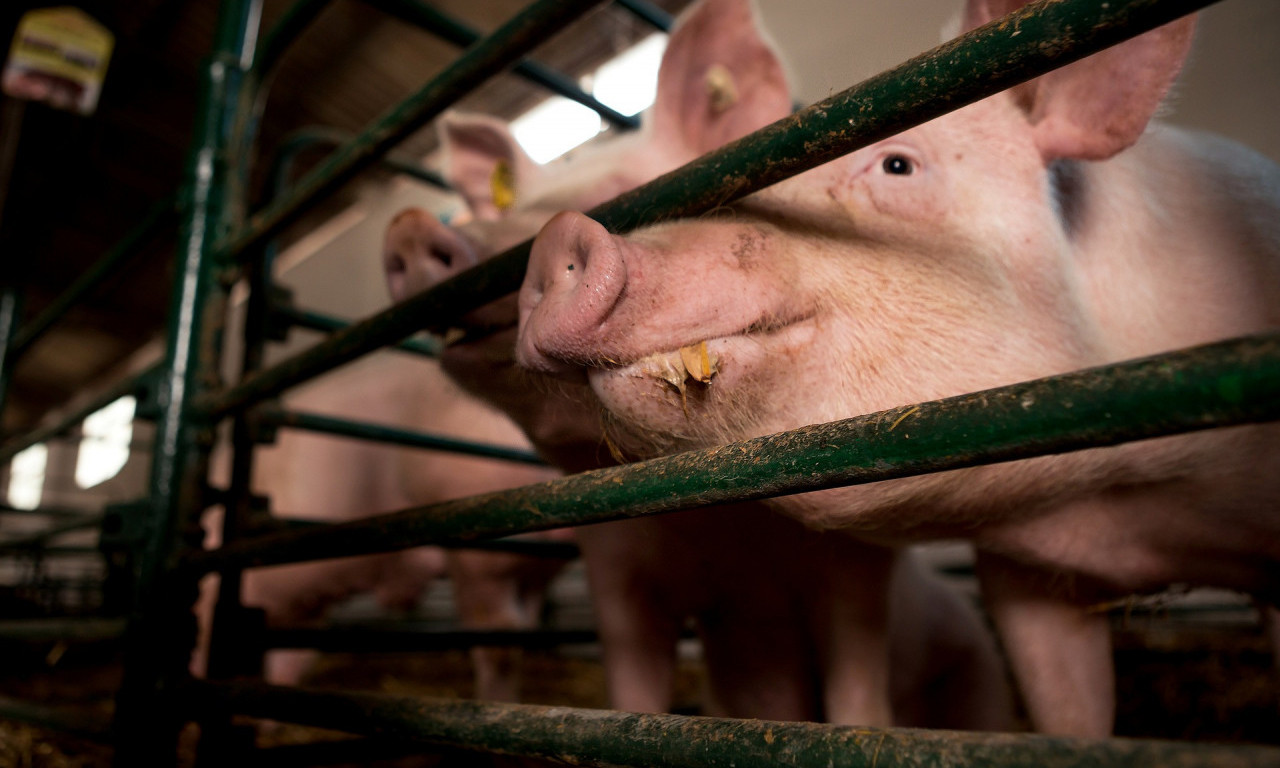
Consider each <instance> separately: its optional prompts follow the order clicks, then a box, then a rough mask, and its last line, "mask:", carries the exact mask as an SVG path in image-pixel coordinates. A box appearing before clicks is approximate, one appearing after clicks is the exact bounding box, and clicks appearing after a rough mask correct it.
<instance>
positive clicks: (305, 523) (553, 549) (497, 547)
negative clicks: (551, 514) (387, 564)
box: [245, 517, 582, 560]
mask: <svg viewBox="0 0 1280 768" xmlns="http://www.w3.org/2000/svg"><path fill="white" fill-rule="evenodd" d="M331 525H334V523H331V522H328V521H326V520H311V519H307V518H300V517H273V518H269V519H268V521H267V522H262V523H258V524H255V525H252V526H249V527H248V528H247V529H246V531H245V533H246V534H252V535H255V536H266V535H268V534H272V533H277V532H280V531H301V530H314V529H317V528H326V527H328V526H331ZM443 546H444V547H446V548H448V549H472V550H483V551H486V552H507V553H509V554H513V555H525V556H527V557H545V558H549V559H553V560H573V559H574V558H577V557H579V556H580V555H581V554H582V551H581V550H580V549H579V548H578V545H577V544H574V543H572V542H568V541H546V540H544V539H538V538H534V537H532V536H519V535H517V536H506V537H503V538H500V539H485V540H483V541H468V542H465V543H464V542H458V543H452V544H445V545H443Z"/></svg>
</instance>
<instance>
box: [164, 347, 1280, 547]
mask: <svg viewBox="0 0 1280 768" xmlns="http://www.w3.org/2000/svg"><path fill="white" fill-rule="evenodd" d="M1029 403H1030V404H1032V405H1028V404H1029ZM904 415H909V416H910V419H911V421H910V426H911V428H910V429H898V430H895V429H893V428H892V426H893V425H896V424H897V423H898V422H899V421H901V420H902V419H903V417H904ZM1277 418H1280V334H1272V335H1267V336H1259V337H1255V338H1246V339H1240V340H1234V341H1229V342H1222V343H1219V344H1211V345H1207V346H1203V347H1197V348H1194V349H1190V350H1183V351H1179V352H1173V353H1168V354H1164V355H1156V356H1154V357H1149V358H1144V359H1142V360H1137V361H1131V362H1126V363H1119V364H1116V365H1108V366H1102V367H1100V368H1091V369H1088V370H1084V371H1076V372H1074V373H1068V374H1064V375H1061V376H1051V377H1048V378H1044V379H1037V380H1035V381H1030V382H1025V383H1022V384H1015V385H1012V386H1007V387H1000V388H997V389H991V390H987V391H985V392H978V393H975V394H970V395H962V396H959V397H953V398H947V399H945V400H935V401H932V402H929V403H922V404H920V405H918V406H904V407H902V408H897V409H893V410H891V411H882V412H880V413H874V414H870V415H866V416H859V417H856V418H852V419H845V420H843V421H836V422H832V423H830V424H818V425H813V426H809V427H803V428H801V429H797V430H793V431H791V432H784V433H781V434H779V435H770V436H767V437H760V438H755V439H752V440H745V441H742V442H740V443H733V444H730V445H728V446H722V447H717V448H713V449H708V450H702V451H691V452H689V453H683V454H679V455H675V456H668V457H664V458H660V459H653V460H650V461H643V462H637V463H635V464H628V465H624V466H620V467H612V468H608V469H602V470H595V471H592V472H584V473H582V474H578V475H573V476H570V477H566V478H562V479H559V480H554V481H550V482H546V483H539V484H535V485H529V486H524V487H522V488H516V489H512V490H509V491H503V492H499V493H491V494H486V495H483V496H475V497H471V498H467V499H459V500H457V501H450V502H444V503H441V504H433V505H431V506H427V507H420V508H416V509H410V510H406V511H403V512H397V513H394V514H390V515H385V516H380V517H372V518H367V519H364V520H359V521H353V522H348V523H340V524H335V525H333V526H331V527H329V528H326V529H324V530H306V531H293V532H290V533H281V534H273V535H270V536H263V537H261V538H258V539H255V540H254V541H252V542H243V543H238V544H235V545H231V546H226V547H223V548H222V549H220V550H217V551H212V552H203V551H202V552H196V553H193V554H192V555H191V557H190V558H189V564H190V565H191V566H192V567H194V568H196V569H197V570H199V571H204V570H210V569H214V568H225V567H231V568H244V567H250V566H261V565H274V564H278V563H286V562H297V561H301V560H310V559H320V558H326V557H339V556H345V555H356V554H368V553H373V552H387V551H392V550H396V549H403V548H405V547H409V546H415V545H418V544H429V543H441V542H468V541H474V540H476V539H481V538H488V537H493V536H502V535H508V534H511V533H516V532H520V531H530V530H540V529H547V528H556V527H561V526H569V525H584V524H588V523H601V522H607V521H610V520H619V519H624V518H631V517H640V516H645V515H653V514H659V513H664V512H674V511H678V510H681V509H687V508H690V507H699V506H707V505H711V504H720V503H726V502H734V501H750V500H756V499H763V498H768V497H773V496H779V495H784V494H792V493H803V492H806V491H816V490H822V489H825V488H833V487H837V486H844V485H856V484H861V483H869V482H875V481H879V480H889V479H893V478H899V477H907V476H911V475H920V474H926V473H930V472H941V471H943V470H950V469H959V468H962V467H971V466H977V465H980V464H990V463H996V462H1000V461H1009V460H1013V459H1021V458H1029V457H1032V456H1042V455H1046V454H1051V453H1062V452H1066V451H1073V450H1079V449H1082V448H1090V447H1095V446H1105V445H1114V444H1117V443H1121V442H1127V441H1131V440H1140V439H1144V438H1149V437H1157V436H1161V435H1170V434H1177V433H1182V432H1189V431H1194V430H1200V429H1208V428H1211V427H1215V426H1228V425H1233V424H1243V423H1248V422H1254V421H1266V420H1273V419H1277Z"/></svg>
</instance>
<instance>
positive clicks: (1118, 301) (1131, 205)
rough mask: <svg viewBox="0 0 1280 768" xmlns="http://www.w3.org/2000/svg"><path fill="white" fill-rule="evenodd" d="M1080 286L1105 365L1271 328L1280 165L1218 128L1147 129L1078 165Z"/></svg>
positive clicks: (1279, 256)
mask: <svg viewBox="0 0 1280 768" xmlns="http://www.w3.org/2000/svg"><path fill="white" fill-rule="evenodd" d="M1080 167H1081V173H1082V175H1083V179H1082V181H1081V182H1080V186H1081V187H1082V189H1081V190H1080V194H1081V195H1082V196H1083V200H1082V201H1080V202H1079V203H1078V205H1079V208H1080V210H1079V213H1078V220H1079V224H1078V230H1077V232H1076V233H1075V235H1074V240H1075V252H1074V254H1073V256H1074V258H1075V259H1076V265H1077V266H1078V267H1079V270H1080V274H1081V276H1082V277H1081V283H1080V286H1079V289H1080V291H1081V294H1082V299H1081V300H1082V302H1084V303H1085V304H1086V313H1087V314H1088V315H1089V316H1091V317H1092V318H1093V321H1094V325H1095V330H1096V332H1097V336H1098V338H1100V339H1102V340H1103V341H1102V342H1101V345H1102V349H1103V350H1105V351H1104V353H1103V354H1104V355H1105V357H1106V359H1104V360H1100V361H1099V362H1113V361H1118V360H1125V359H1130V358H1134V357H1140V356H1144V355H1150V354H1155V353H1159V352H1165V351H1169V350H1173V349H1178V348H1181V347H1187V346H1192V345H1196V344H1203V343H1208V342H1212V341H1218V340H1221V339H1226V338H1231V337H1233V336H1241V335H1246V334H1250V333H1257V332H1260V331H1264V330H1267V329H1274V328H1275V327H1276V326H1277V325H1280V309H1277V306H1280V305H1277V303H1276V302H1274V301H1273V300H1272V297H1274V296H1275V295H1276V291H1277V289H1278V288H1280V206H1278V205H1277V201H1280V169H1277V168H1276V166H1275V165H1274V164H1272V163H1270V162H1269V161H1267V160H1266V159H1264V158H1262V157H1260V156H1258V155H1256V154H1254V153H1252V152H1250V151H1249V150H1246V149H1244V148H1243V147H1239V146H1238V145H1234V144H1230V143H1228V142H1225V141H1223V140H1221V139H1216V138H1214V137H1209V136H1204V135H1196V134H1191V133H1189V132H1185V131H1181V130H1176V129H1172V128H1167V127H1155V128H1153V129H1152V130H1151V131H1150V132H1149V133H1148V134H1147V135H1146V136H1145V137H1144V138H1143V139H1142V140H1141V141H1140V142H1139V143H1138V144H1137V145H1136V146H1134V147H1133V148H1132V149H1130V150H1128V151H1126V152H1124V153H1121V154H1120V155H1118V156H1117V157H1116V158H1114V159H1112V160H1110V161H1107V162H1101V163H1082V164H1080Z"/></svg>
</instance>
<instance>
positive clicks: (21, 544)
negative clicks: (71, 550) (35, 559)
mask: <svg viewBox="0 0 1280 768" xmlns="http://www.w3.org/2000/svg"><path fill="white" fill-rule="evenodd" d="M103 519H104V518H103V516H102V515H90V516H89V517H86V518H83V519H80V520H73V521H71V522H69V523H63V524H62V525H55V526H53V527H52V528H48V529H46V530H43V531H38V532H36V533H33V534H31V535H30V536H24V537H22V538H20V539H0V551H6V550H9V551H11V550H15V549H31V548H32V547H39V546H40V545H41V544H43V543H44V542H46V541H48V540H49V539H52V538H55V537H57V536H61V535H63V534H66V533H74V532H76V531H84V530H88V529H90V528H97V527H99V526H101V525H102V521H103Z"/></svg>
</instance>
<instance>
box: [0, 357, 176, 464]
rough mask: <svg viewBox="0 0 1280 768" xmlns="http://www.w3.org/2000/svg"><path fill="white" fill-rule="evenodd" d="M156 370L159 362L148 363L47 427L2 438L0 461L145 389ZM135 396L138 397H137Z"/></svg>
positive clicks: (65, 430) (49, 438) (150, 382)
mask: <svg viewBox="0 0 1280 768" xmlns="http://www.w3.org/2000/svg"><path fill="white" fill-rule="evenodd" d="M159 371H160V366H159V365H155V366H152V367H151V368H148V369H147V370H145V371H143V372H142V373H140V374H138V375H136V376H133V377H131V378H129V379H125V380H124V381H121V382H120V383H118V384H116V385H115V386H113V387H111V388H110V389H108V390H106V391H105V392H103V393H102V394H101V395H98V396H97V397H95V398H94V399H93V400H91V401H89V402H88V403H86V404H85V405H83V406H81V407H80V408H77V409H76V410H74V411H72V412H71V413H69V414H67V415H66V416H63V417H62V418H60V419H58V420H57V421H56V422H54V423H52V424H49V425H47V426H43V427H37V428H36V429H34V430H31V431H30V432H27V433H25V434H22V435H18V436H16V437H13V438H11V439H9V440H7V441H5V443H4V445H2V446H0V463H3V462H6V461H9V460H10V459H12V458H13V457H14V456H16V455H17V454H18V453H19V452H20V451H22V450H23V449H25V448H29V447H30V446H33V445H35V444H36V443H43V442H46V441H48V440H52V439H54V438H55V437H58V436H59V435H62V434H65V433H66V432H67V431H69V430H71V429H72V428H74V427H76V426H77V425H79V424H80V423H81V422H83V421H84V420H85V418H86V417H88V416H90V415H91V414H93V413H95V412H97V411H100V410H102V409H103V408H105V407H106V406H108V405H110V404H111V403H114V402H115V401H116V400H119V399H120V398H122V397H124V396H125V395H140V393H141V392H143V391H144V390H146V389H147V388H148V387H149V386H151V384H152V383H153V382H154V381H155V377H156V376H157V375H158V373H159ZM139 399H142V398H141V397H139ZM140 418H141V417H140Z"/></svg>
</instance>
